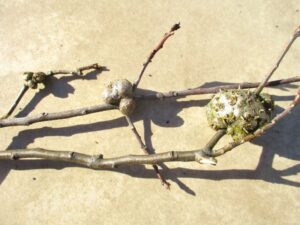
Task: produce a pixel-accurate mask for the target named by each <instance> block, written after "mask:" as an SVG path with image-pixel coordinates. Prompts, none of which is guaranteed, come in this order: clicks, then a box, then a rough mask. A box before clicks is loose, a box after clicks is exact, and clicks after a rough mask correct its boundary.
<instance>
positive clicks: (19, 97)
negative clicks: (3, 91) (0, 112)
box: [1, 85, 28, 119]
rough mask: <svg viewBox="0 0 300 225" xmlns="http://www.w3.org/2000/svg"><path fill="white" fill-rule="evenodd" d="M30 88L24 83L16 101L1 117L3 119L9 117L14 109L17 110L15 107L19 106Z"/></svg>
mask: <svg viewBox="0 0 300 225" xmlns="http://www.w3.org/2000/svg"><path fill="white" fill-rule="evenodd" d="M27 90H28V86H25V85H23V87H22V89H21V91H20V93H19V94H18V96H17V98H16V100H15V101H14V103H13V104H12V105H11V106H10V108H9V110H8V112H7V113H6V114H5V115H4V116H2V117H1V119H6V118H7V117H9V116H10V115H11V114H12V113H13V111H14V110H15V108H16V107H17V105H18V104H19V102H20V101H21V99H22V97H23V96H24V94H25V93H26V91H27Z"/></svg>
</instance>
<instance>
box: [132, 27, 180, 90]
mask: <svg viewBox="0 0 300 225" xmlns="http://www.w3.org/2000/svg"><path fill="white" fill-rule="evenodd" d="M179 28H180V23H176V24H174V25H173V26H172V27H171V29H170V31H169V32H167V33H165V35H164V36H163V38H162V39H161V40H160V42H159V43H158V45H157V46H156V47H155V48H154V49H153V50H152V52H151V53H150V55H149V56H148V58H147V61H146V62H145V63H144V64H143V67H142V70H141V72H140V74H139V76H138V79H137V80H136V81H135V82H134V83H133V90H135V89H136V88H137V87H138V85H139V83H140V81H141V79H142V77H143V74H144V72H145V70H146V68H147V66H148V65H149V64H150V63H151V61H152V59H153V58H154V56H155V54H156V53H157V52H158V51H159V50H160V49H161V48H163V46H164V43H165V42H166V40H168V38H169V37H171V36H172V35H174V33H175V31H176V30H178V29H179Z"/></svg>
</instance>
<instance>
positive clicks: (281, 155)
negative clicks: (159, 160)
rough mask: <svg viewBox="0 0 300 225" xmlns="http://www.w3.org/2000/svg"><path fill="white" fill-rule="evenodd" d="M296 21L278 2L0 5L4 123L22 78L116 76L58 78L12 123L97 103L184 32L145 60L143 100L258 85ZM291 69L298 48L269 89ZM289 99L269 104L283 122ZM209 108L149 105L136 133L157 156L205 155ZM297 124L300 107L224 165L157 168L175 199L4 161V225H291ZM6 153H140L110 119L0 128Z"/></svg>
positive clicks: (128, 179)
mask: <svg viewBox="0 0 300 225" xmlns="http://www.w3.org/2000/svg"><path fill="white" fill-rule="evenodd" d="M299 10H300V1H280V0H278V1H229V0H228V1H89V0H87V1H71V0H66V1H59V0H57V1H37V0H31V1H22V0H19V1H13V0H11V1H4V0H1V1H0V12H1V16H0V30H1V32H0V67H1V73H0V74H1V77H0V78H1V79H2V80H1V83H0V88H1V94H0V102H1V109H0V112H1V114H3V113H4V112H5V111H6V109H7V108H8V106H9V105H10V104H11V102H12V100H13V98H14V97H15V96H16V94H17V92H18V90H19V88H20V87H21V84H22V81H21V77H20V74H21V73H22V72H23V71H39V70H41V71H47V70H50V69H73V68H77V67H79V66H83V65H88V64H90V63H94V62H99V63H100V64H101V65H105V66H107V67H108V68H109V69H110V71H109V72H103V73H101V74H95V73H92V74H89V75H88V77H87V79H85V80H81V79H74V78H72V77H63V76H61V77H58V78H56V79H53V80H51V82H50V83H49V86H48V88H47V89H46V90H44V91H42V92H39V93H35V92H34V91H31V92H29V93H27V94H26V96H25V98H24V99H23V100H22V101H21V103H20V106H19V107H20V108H22V110H20V109H18V111H17V112H16V113H15V115H16V114H17V115H18V116H25V115H28V114H36V113H39V112H55V111H58V110H67V109H72V108H77V107H81V106H88V105H93V104H98V103H99V102H100V101H101V98H100V93H101V91H102V89H103V86H104V84H105V83H107V82H108V81H110V80H112V79H116V78H127V79H129V80H134V79H135V78H136V76H137V74H138V73H139V71H140V68H141V65H142V63H143V62H144V60H145V59H146V56H147V55H148V54H149V52H150V50H151V49H152V48H153V47H154V45H155V44H156V43H157V41H158V40H159V39H160V38H161V36H162V35H163V33H164V32H166V31H167V30H168V29H169V28H170V26H171V25H173V24H174V23H176V22H178V21H180V22H181V24H182V29H180V30H179V31H178V32H177V33H176V35H175V36H173V37H172V38H171V39H170V40H169V41H168V42H167V43H166V45H165V47H164V49H163V50H162V51H161V52H159V53H158V55H157V56H156V58H155V59H154V60H153V63H152V64H151V65H150V66H149V68H148V70H147V72H146V76H145V77H144V79H143V81H142V82H141V85H140V88H141V89H145V90H148V91H150V90H156V91H168V90H178V89H185V88H188V87H195V86H199V85H202V84H204V83H206V85H212V84H215V82H217V81H219V82H223V83H224V82H225V83H227V82H242V81H253V82H254V81H260V80H261V78H262V77H263V76H264V75H265V74H266V72H267V71H268V70H269V69H270V68H271V66H273V65H274V63H275V60H276V58H277V57H278V55H279V53H280V52H281V50H282V49H283V46H284V45H285V43H286V42H287V41H288V40H289V38H290V37H291V34H292V32H293V31H294V29H295V28H296V26H297V25H299V23H300V12H299ZM299 61H300V43H299V41H298V42H297V43H296V44H295V46H294V47H293V48H292V50H291V52H290V53H289V54H288V55H287V58H286V59H285V60H284V63H283V65H282V67H281V68H280V69H279V70H278V71H277V72H276V74H275V75H274V79H278V78H287V77H290V76H294V75H299V71H300V64H299ZM149 74H151V75H152V76H149ZM296 88H297V86H296V85H289V86H285V87H284V88H281V89H280V88H276V89H268V90H266V91H267V92H268V93H271V94H273V95H275V100H277V104H278V107H277V111H280V110H281V109H282V107H285V106H286V105H287V104H288V102H289V100H291V99H292V96H293V95H294V94H295V92H296ZM209 97H210V96H195V97H190V98H186V99H181V100H178V101H166V102H151V103H143V104H141V105H139V106H138V109H137V112H136V114H135V115H134V120H135V124H136V126H137V128H138V130H139V131H140V132H141V134H142V136H143V137H144V138H145V139H146V143H147V144H148V146H149V147H151V148H152V149H155V151H156V152H163V151H168V150H193V149H197V148H200V147H201V146H203V145H204V144H205V142H206V141H207V140H208V139H209V137H210V136H211V135H212V134H213V133H214V132H213V131H212V130H211V129H210V128H209V127H208V126H207V123H206V120H205V116H204V108H203V107H202V106H204V105H205V104H206V103H207V99H209ZM28 102H30V103H28ZM299 113H300V107H298V108H297V109H296V110H295V111H294V113H292V114H291V115H290V116H289V117H288V118H285V119H284V120H283V121H281V122H280V123H279V124H278V125H277V126H276V127H274V128H273V129H272V130H271V131H270V132H269V133H268V134H266V135H264V136H263V137H261V138H259V139H257V140H255V141H254V142H252V143H247V144H244V145H242V146H240V147H238V148H237V149H235V150H234V151H233V152H231V153H228V154H227V155H225V156H223V157H220V158H219V159H218V165H217V166H215V167H210V166H203V165H198V164H197V163H178V162H174V163H168V164H166V165H164V166H163V174H164V175H165V176H166V177H167V179H168V180H169V181H170V182H171V184H172V187H171V191H166V190H165V189H164V188H163V187H162V186H161V185H160V182H159V181H158V180H157V179H156V178H155V176H154V174H153V171H152V169H151V167H149V166H146V167H144V166H135V167H126V168H121V169H118V170H116V171H93V170H89V169H85V168H78V167H74V166H72V165H69V164H64V163H55V162H43V161H26V162H1V163H0V202H1V204H0V224H3V225H7V224H22V225H23V224H30V225H34V224H201V223H205V224H299V220H300V216H299V215H300V205H299V199H300V193H299V186H300V177H299V171H300V169H299V168H300V167H299V159H300V149H299V145H300V139H299V132H300V120H299V119H300V117H299ZM226 140H229V138H226V139H224V141H223V143H224V142H225V141H226ZM0 146H1V149H3V150H4V149H12V148H26V147H28V148H29V147H44V148H48V149H61V150H74V151H80V152H85V153H89V154H94V153H103V154H104V155H105V156H107V157H109V156H117V155H124V154H129V153H134V154H138V153H141V150H140V149H139V147H138V144H137V143H136V141H135V139H134V137H133V135H132V134H131V132H130V130H129V129H128V128H127V127H126V121H125V119H124V118H122V117H121V115H120V114H119V113H118V112H104V113H97V114H92V115H88V116H84V117H80V118H72V119H66V120H61V121H53V122H47V123H46V122H44V123H38V124H34V125H31V126H28V127H10V128H2V129H1V135H0Z"/></svg>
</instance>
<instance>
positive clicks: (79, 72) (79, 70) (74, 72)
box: [46, 63, 105, 76]
mask: <svg viewBox="0 0 300 225" xmlns="http://www.w3.org/2000/svg"><path fill="white" fill-rule="evenodd" d="M103 68H105V67H103V66H100V65H99V64H98V63H94V64H91V65H88V66H82V67H79V68H77V69H76V70H51V71H49V72H47V73H46V75H48V76H53V75H58V74H72V75H82V74H83V73H82V72H83V71H85V70H90V69H95V70H99V69H103Z"/></svg>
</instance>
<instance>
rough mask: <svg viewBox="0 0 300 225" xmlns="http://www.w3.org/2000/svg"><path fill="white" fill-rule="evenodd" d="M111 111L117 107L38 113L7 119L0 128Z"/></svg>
mask: <svg viewBox="0 0 300 225" xmlns="http://www.w3.org/2000/svg"><path fill="white" fill-rule="evenodd" d="M112 109H118V107H117V106H114V105H109V104H102V105H94V106H88V107H83V108H79V109H73V110H67V111H62V112H57V113H40V114H38V115H35V116H28V117H19V118H8V119H4V120H0V127H9V126H26V125H30V124H32V123H39V122H42V121H49V120H59V119H66V118H70V117H76V116H83V115H87V114H91V113H96V112H101V111H106V110H112Z"/></svg>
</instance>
